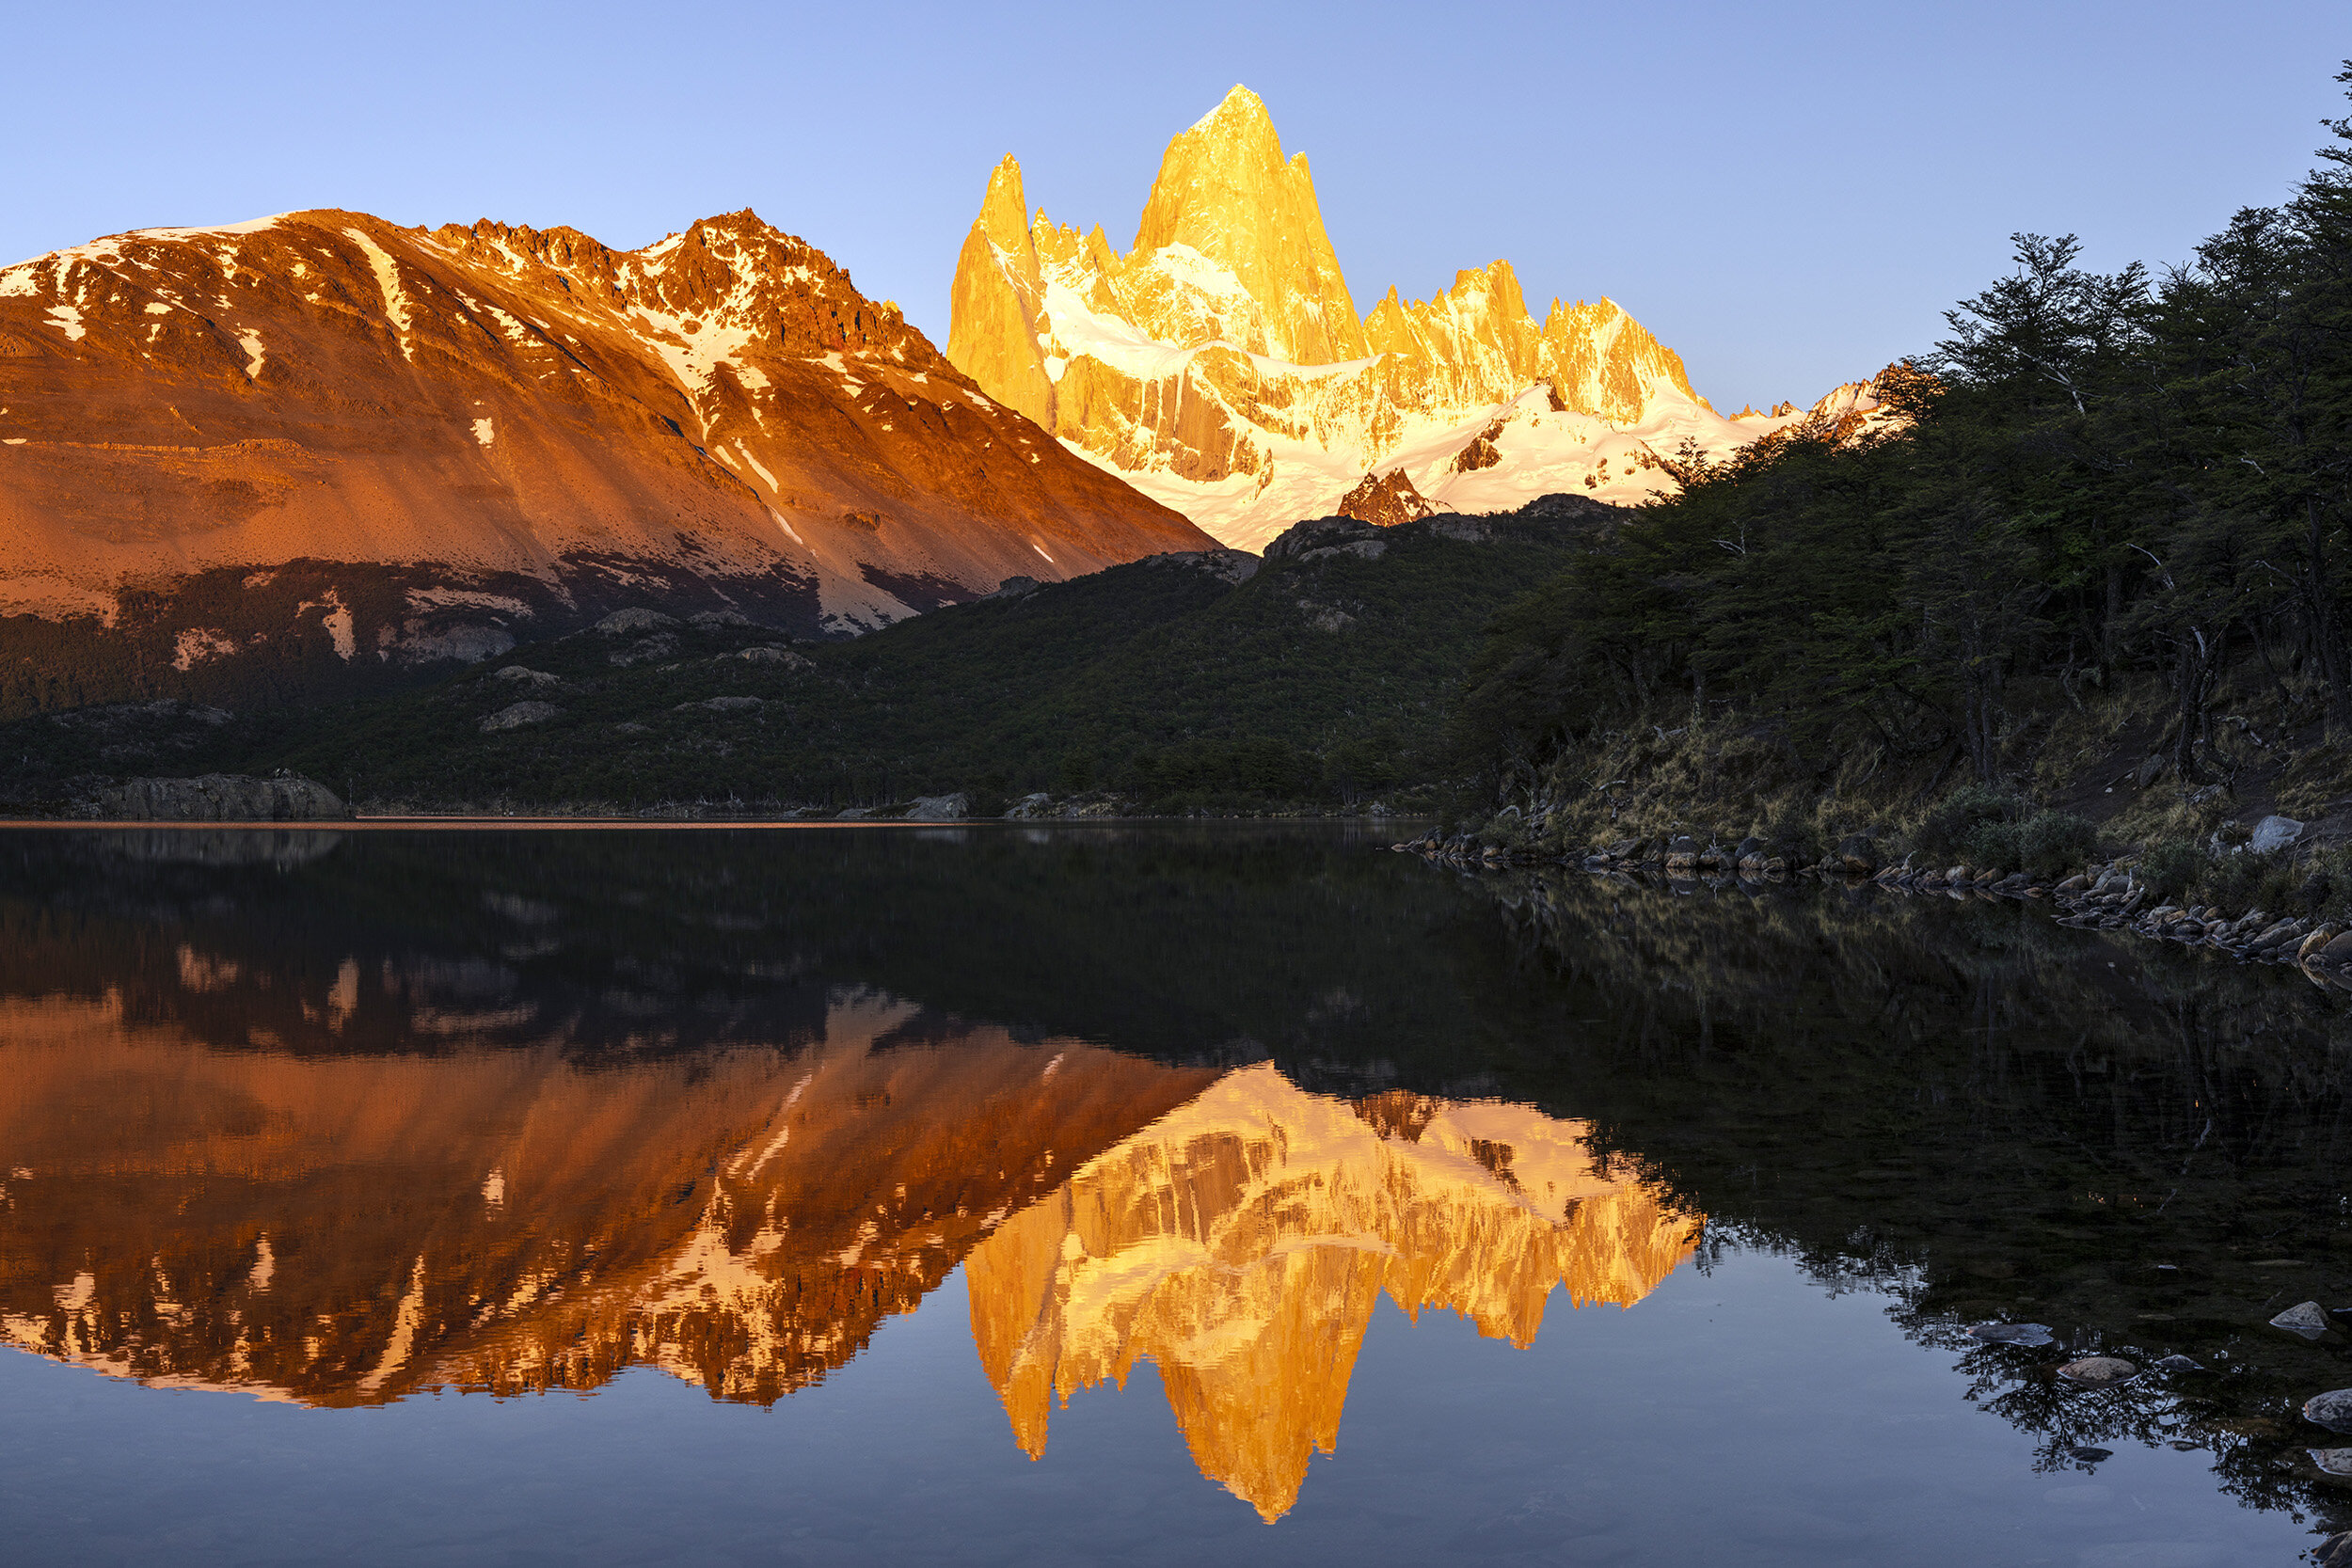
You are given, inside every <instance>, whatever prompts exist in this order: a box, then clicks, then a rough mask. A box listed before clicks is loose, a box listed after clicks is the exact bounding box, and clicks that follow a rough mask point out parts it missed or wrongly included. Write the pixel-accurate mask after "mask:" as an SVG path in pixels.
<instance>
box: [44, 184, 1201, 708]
mask: <svg viewBox="0 0 2352 1568" xmlns="http://www.w3.org/2000/svg"><path fill="white" fill-rule="evenodd" d="M1209 543H1210V541H1208V540H1207V539H1205V538H1204V537H1202V535H1201V534H1200V532H1199V531H1197V530H1196V529H1194V528H1193V527H1192V526H1191V525H1190V524H1188V523H1187V522H1186V521H1185V520H1184V518H1183V517H1181V516H1179V515H1176V514H1175V513H1173V512H1171V511H1169V510H1168V509H1167V508H1165V507H1163V506H1161V505H1158V504H1156V503H1154V502H1152V501H1151V500H1149V499H1146V498H1144V497H1143V496H1141V495H1138V494H1137V493H1136V492H1135V491H1134V490H1133V489H1131V488H1130V487H1128V486H1127V485H1126V484H1124V483H1121V482H1120V480H1119V479H1117V478H1116V477H1114V476H1113V475H1110V474H1107V473H1105V472H1104V471H1103V470H1102V469H1101V468H1100V467H1096V466H1094V465H1092V464H1089V463H1088V462H1085V461H1083V460H1082V459H1081V458H1079V457H1077V456H1075V455H1073V453H1071V452H1070V451H1067V450H1065V449H1064V448H1063V447H1061V446H1060V445H1059V444H1057V443H1056V442H1054V441H1053V440H1051V439H1049V438H1048V437H1047V436H1045V434H1044V433H1043V432H1042V431H1040V430H1039V429H1038V428H1037V427H1036V426H1035V425H1033V424H1032V423H1031V422H1030V421H1029V420H1027V419H1025V418H1024V417H1023V415H1022V413H1021V412H1020V411H1019V410H1018V408H1017V406H1012V405H1009V404H1008V402H1007V400H1004V399H1000V398H998V397H995V396H993V395H991V394H990V393H988V392H986V391H985V390H983V389H982V388H979V387H977V386H976V385H975V384H974V383H973V381H972V380H971V379H970V378H969V377H967V376H965V375H964V374H963V373H961V372H959V371H957V370H956V369H955V368H954V367H953V366H952V365H950V364H949V363H948V362H947V360H946V358H944V357H943V356H941V355H940V354H939V353H938V351H937V350H936V349H935V348H934V347H933V346H932V345H931V343H930V341H928V340H927V339H926V338H925V337H924V336H923V335H922V334H921V333H920V332H918V331H916V330H915V329H914V328H913V327H911V326H909V325H907V323H906V322H905V320H904V319H903V318H902V317H901V315H900V314H899V312H898V308H897V307H896V306H894V305H892V304H890V303H888V302H882V303H880V304H877V303H876V302H874V301H872V300H869V299H867V298H866V297H865V296H864V295H862V294H860V293H858V292H857V290H856V289H855V288H854V287H853V286H852V284H851V282H850V276H849V274H848V273H846V272H844V271H843V270H842V269H841V268H839V267H838V266H835V265H834V263H833V262H832V261H830V260H828V259H827V258H826V257H825V256H824V255H823V253H821V252H819V251H818V250H817V249H815V248H814V247H813V246H811V245H806V244H804V243H803V242H802V241H800V240H798V239H795V238H793V237H792V236H791V235H788V234H786V233H783V232H781V231H779V230H775V229H773V228H771V227H770V226H769V225H768V224H766V223H764V222H762V221H761V220H760V219H759V218H758V217H757V216H755V215H754V214H752V213H750V212H742V213H737V214H730V215H727V216H723V217H716V218H709V219H706V220H704V221H702V222H699V223H696V224H694V225H693V226H692V227H691V229H689V230H686V231H685V232H684V233H680V234H673V235H671V236H670V237H668V238H667V239H664V240H662V241H661V242H660V243H659V244H656V245H647V246H645V247H644V248H643V249H639V250H633V251H619V250H613V249H612V248H610V247H608V246H606V245H600V244H598V243H597V242H596V240H594V239H591V238H590V237H588V236H587V235H585V234H582V233H580V232H577V231H575V230H568V229H553V230H545V231H541V230H532V229H528V228H517V227H510V226H507V225H503V224H498V223H491V222H487V221H484V222H479V223H476V224H474V225H473V226H472V227H470V228H464V227H457V226H448V227H444V228H439V229H433V230H425V229H407V228H402V227H400V226H398V225H395V224H391V223H388V222H386V221H384V220H383V219H380V218H375V217H370V216H368V215H366V214H358V213H349V212H337V211H316V212H303V213H290V214H281V215H279V216H276V217H270V218H262V219H259V220H256V221H253V222H248V223H240V224H232V225H229V226H226V227H222V228H215V229H183V230H142V231H138V232H135V233H127V234H119V235H115V236H112V237H110V238H107V239H103V240H99V241H95V242H93V243H91V244H88V245H79V246H75V247H73V248H72V249H68V250H61V251H57V252H55V253H53V254H50V255H47V256H42V257H39V258H37V259H35V260H33V261H25V262H22V263H20V264H18V265H15V266H11V267H8V268H7V269H5V270H0V665H5V666H6V667H7V673H6V674H5V675H0V681H5V683H6V685H7V691H6V693H5V695H6V698H7V701H8V705H9V706H11V707H13V708H16V709H18V710H22V709H24V708H25V707H28V706H31V707H40V706H62V705H72V704H74V703H78V702H87V701H92V700H102V699H105V698H109V697H119V696H122V695H147V696H151V695H154V694H156V691H157V690H158V689H172V688H174V687H175V686H176V687H180V688H191V687H193V688H199V689H200V688H202V687H203V686H204V684H205V680H206V678H207V677H212V678H213V684H215V685H217V686H221V687H222V688H223V689H237V688H239V687H242V688H243V689H247V690H249V689H252V686H253V683H254V678H255V676H256V675H257V673H260V672H259V670H258V669H257V667H267V668H268V670H269V671H270V672H271V673H273V674H274V675H275V676H277V677H279V678H283V679H294V678H296V674H297V673H301V672H308V674H307V675H302V676H301V678H304V679H309V678H311V677H313V676H316V675H317V674H318V673H320V672H325V673H326V676H327V677H330V678H331V677H334V676H336V675H337V674H338V673H341V674H342V675H344V676H349V675H353V674H356V673H359V672H363V671H369V672H382V671H387V670H394V669H398V668H400V667H402V666H406V665H413V664H418V663H422V662H429V661H433V660H437V659H448V658H480V657H485V655H489V654H494V653H497V652H500V651H502V650H503V649H505V648H507V647H511V646H512V645H514V644H515V643H516V641H520V640H522V639H524V638H526V637H529V636H531V635H533V634H534V633H536V632H539V631H544V630H552V629H560V628H563V627H565V626H571V625H585V624H587V623H588V622H591V621H593V620H595V619H596V617H598V616H600V615H602V614H605V613H606V612H608V611H610V610H613V609H615V608H619V607H621V606H625V605H639V604H646V603H660V604H664V605H667V606H668V607H669V608H671V609H673V610H720V609H728V610H738V611H740V612H749V613H751V614H754V615H755V616H757V617H758V618H760V619H762V620H763V621H766V622H769V623H771V624H773V625H776V626H783V627H786V628H788V629H791V630H794V631H798V632H802V633H805V634H819V635H824V634H835V635H837V634H842V633H849V632H854V631H858V630H862V629H866V628H869V627H872V626H880V625H882V624H884V623H887V622H890V621H893V620H896V619H899V618H901V617H904V616H906V615H908V614H910V613H913V612H915V611H919V610H926V609H930V608H931V607H933V606H936V605H939V604H942V603H948V602H954V601H958V600H961V599H966V598H973V597H977V596H978V595H979V594H985V593H987V592H989V591H990V590H992V589H993V588H994V587H995V586H996V584H997V583H998V582H1000V581H1002V580H1003V579H1004V578H1007V577H1009V576H1012V575H1014V574H1015V573H1016V572H1018V573H1021V574H1024V575H1027V576H1030V577H1035V578H1045V579H1058V578H1066V577H1070V576H1073V575H1076V574H1080V573H1085V572H1090V571H1093V570H1096V569H1098V568H1100V567H1102V566H1104V565H1108V564H1111V563H1114V562H1122V561H1129V560H1133V559H1136V558H1137V557H1140V556H1145V555H1151V554H1154V553H1157V552H1162V551H1167V550H1171V549H1200V548H1202V547H1205V546H1207V545H1208V544H1209Z"/></svg>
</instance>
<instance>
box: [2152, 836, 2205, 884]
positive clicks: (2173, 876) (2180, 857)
mask: <svg viewBox="0 0 2352 1568" xmlns="http://www.w3.org/2000/svg"><path fill="white" fill-rule="evenodd" d="M2204 870H2205V851H2204V850H2203V849H2201V848H2200V847H2198V846H2196V845H2195V844H2193V843H2191V842H2189V841H2188V840H2186V839H2179V838H2175V839H2168V840H2166V841H2165V842H2164V843H2162V844H2154V845H2151V846H2149V848H2148V852H2147V853H2146V854H2144V855H2142V856H2140V857H2139V879H2140V880H2141V881H2143V882H2146V883H2147V884H2148V887H2149V890H2150V891H2151V892H2152V893H2153V895H2155V896H2156V897H2158V898H2178V897H2179V896H2180V895H2182V894H2184V893H2186V892H2187V891H2188V889H2189V886H2190V884H2191V883H2193V882H2195V881H2196V880H2197V879H2198V878H2199V877H2200V876H2201V875H2203V873H2204Z"/></svg>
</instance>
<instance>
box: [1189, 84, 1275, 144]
mask: <svg viewBox="0 0 2352 1568" xmlns="http://www.w3.org/2000/svg"><path fill="white" fill-rule="evenodd" d="M1218 124H1227V125H1236V126H1238V125H1243V124H1255V125H1263V126H1264V127H1265V128H1266V130H1267V131H1268V132H1271V131H1272V130H1273V129H1274V117H1273V116H1272V115H1270V114H1268V113H1266V106H1265V100H1264V99H1263V98H1260V97H1259V96H1258V95H1257V94H1256V93H1254V92H1251V91H1250V90H1249V89H1248V87H1243V86H1242V85H1241V84H1240V83H1239V82H1235V83H1234V84H1233V86H1232V89H1231V90H1229V91H1228V92H1227V93H1226V94H1225V96H1224V97H1223V98H1221V99H1219V100H1217V104H1216V108H1214V109H1211V110H1210V111H1209V112H1208V113H1207V114H1205V115H1202V116H1201V117H1200V119H1196V120H1194V121H1193V122H1192V124H1191V125H1190V126H1189V127H1188V128H1187V129H1186V130H1185V132H1184V135H1188V136H1189V135H1194V134H1195V133H1197V132H1200V131H1206V130H1208V129H1209V128H1210V127H1212V126H1215V125H1218Z"/></svg>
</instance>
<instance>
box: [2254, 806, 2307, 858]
mask: <svg viewBox="0 0 2352 1568" xmlns="http://www.w3.org/2000/svg"><path fill="white" fill-rule="evenodd" d="M2302 836H2303V824H2302V823H2300V822H2297V821H2296V819H2295V818H2294V817H2292V816H2265V817H2264V818H2263V819H2262V820H2261V821H2259V822H2257V823H2255V824H2254V832H2253V833H2252V835H2251V836H2249V838H2248V839H2247V841H2246V847H2247V848H2249V849H2250V850H2252V851H2253V852H2254V853H2255V854H2257V855H2267V854H2269V853H2270V852H2271V851H2272V850H2274V849H2283V848H2285V847H2287V846H2288V845H2290V844H2293V843H2294V842H2295V841H2296V839H2298V838H2301V837H2302Z"/></svg>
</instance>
